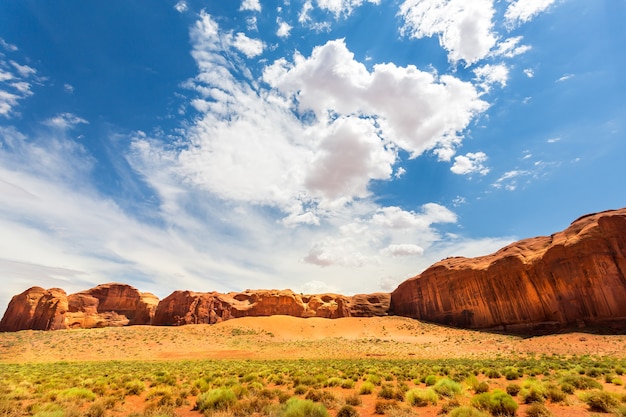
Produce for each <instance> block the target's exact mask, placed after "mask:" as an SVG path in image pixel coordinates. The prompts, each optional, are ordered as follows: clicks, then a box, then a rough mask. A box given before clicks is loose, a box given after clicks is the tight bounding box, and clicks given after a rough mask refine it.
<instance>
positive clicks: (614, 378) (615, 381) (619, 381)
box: [611, 376, 624, 385]
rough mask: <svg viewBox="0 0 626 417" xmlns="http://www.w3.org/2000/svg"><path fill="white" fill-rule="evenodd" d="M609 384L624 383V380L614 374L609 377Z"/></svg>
mask: <svg viewBox="0 0 626 417" xmlns="http://www.w3.org/2000/svg"><path fill="white" fill-rule="evenodd" d="M611 384H614V385H624V381H622V379H621V378H618V377H616V376H615V377H613V378H611Z"/></svg>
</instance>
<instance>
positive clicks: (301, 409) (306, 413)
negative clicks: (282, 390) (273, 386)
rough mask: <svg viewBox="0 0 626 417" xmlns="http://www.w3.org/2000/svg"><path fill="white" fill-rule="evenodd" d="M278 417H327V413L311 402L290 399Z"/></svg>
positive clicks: (321, 407) (321, 406) (322, 407)
mask: <svg viewBox="0 0 626 417" xmlns="http://www.w3.org/2000/svg"><path fill="white" fill-rule="evenodd" d="M280 417H328V411H326V408H325V407H324V406H323V405H322V404H316V403H314V402H313V401H311V400H301V399H300V398H291V399H289V400H288V401H287V402H286V403H285V408H284V409H283V411H282V412H281V413H280Z"/></svg>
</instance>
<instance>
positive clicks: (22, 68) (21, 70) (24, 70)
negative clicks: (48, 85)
mask: <svg viewBox="0 0 626 417" xmlns="http://www.w3.org/2000/svg"><path fill="white" fill-rule="evenodd" d="M10 63H11V65H13V67H14V68H15V70H16V71H17V72H18V74H19V75H20V76H21V77H22V78H28V77H30V76H32V75H35V74H36V73H37V70H36V69H34V68H32V67H29V66H28V65H20V64H18V63H17V62H15V61H10Z"/></svg>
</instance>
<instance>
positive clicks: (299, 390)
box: [293, 385, 308, 395]
mask: <svg viewBox="0 0 626 417" xmlns="http://www.w3.org/2000/svg"><path fill="white" fill-rule="evenodd" d="M307 389H308V388H307V387H305V386H304V385H298V386H296V387H295V388H294V389H293V393H294V394H296V395H303V394H304V393H305V392H306V391H307Z"/></svg>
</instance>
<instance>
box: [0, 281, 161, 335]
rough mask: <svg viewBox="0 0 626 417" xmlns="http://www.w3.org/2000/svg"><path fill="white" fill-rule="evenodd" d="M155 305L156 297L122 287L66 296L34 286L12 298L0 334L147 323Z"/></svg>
mask: <svg viewBox="0 0 626 417" xmlns="http://www.w3.org/2000/svg"><path fill="white" fill-rule="evenodd" d="M158 302H159V299H158V298H157V297H156V296H155V295H153V294H150V293H140V292H139V291H138V290H137V289H135V288H133V287H131V286H129V285H124V284H104V285H99V286H97V287H95V288H92V289H90V290H87V291H83V292H79V293H76V294H71V295H69V296H68V295H67V294H66V293H65V291H63V290H61V289H58V288H52V289H49V290H45V289H43V288H40V287H33V288H29V289H28V290H26V291H24V292H23V293H21V294H18V295H16V296H14V297H13V298H12V299H11V302H10V303H9V306H8V308H7V310H6V312H5V313H4V317H3V318H2V321H0V331H18V330H26V329H32V330H59V329H67V328H93V327H109V326H125V325H127V324H150V323H151V322H152V317H153V316H154V311H155V309H156V306H157V303H158Z"/></svg>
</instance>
